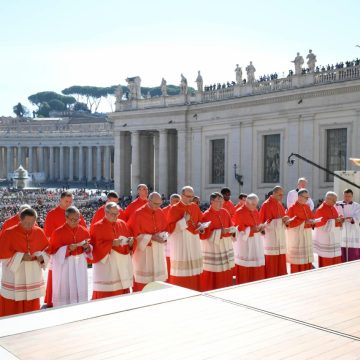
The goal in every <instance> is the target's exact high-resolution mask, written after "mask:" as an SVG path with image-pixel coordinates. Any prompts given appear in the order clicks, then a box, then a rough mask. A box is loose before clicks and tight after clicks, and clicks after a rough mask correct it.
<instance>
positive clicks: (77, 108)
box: [73, 102, 90, 113]
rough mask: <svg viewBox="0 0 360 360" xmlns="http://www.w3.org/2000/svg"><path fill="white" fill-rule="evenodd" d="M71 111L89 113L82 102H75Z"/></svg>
mask: <svg viewBox="0 0 360 360" xmlns="http://www.w3.org/2000/svg"><path fill="white" fill-rule="evenodd" d="M73 110H74V111H85V112H88V113H89V112H90V110H89V108H88V106H87V105H86V104H85V103H82V102H76V103H75V104H74V106H73Z"/></svg>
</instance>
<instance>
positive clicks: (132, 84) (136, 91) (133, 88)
mask: <svg viewBox="0 0 360 360" xmlns="http://www.w3.org/2000/svg"><path fill="white" fill-rule="evenodd" d="M125 80H126V82H127V83H128V88H129V92H130V94H129V99H130V100H134V99H141V79H140V76H135V77H131V78H126V79H125Z"/></svg>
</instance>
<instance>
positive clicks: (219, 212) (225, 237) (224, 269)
mask: <svg viewBox="0 0 360 360" xmlns="http://www.w3.org/2000/svg"><path fill="white" fill-rule="evenodd" d="M223 202H224V198H223V196H222V195H221V194H220V193H218V192H214V193H212V194H211V195H210V208H209V209H208V210H206V211H205V212H204V216H203V219H202V221H204V222H210V224H209V226H208V227H207V228H206V229H205V230H204V232H203V233H202V234H200V239H201V248H202V252H203V259H204V272H203V273H202V275H201V290H202V291H210V290H215V289H220V288H223V287H227V286H231V285H232V278H233V269H234V268H235V263H234V249H233V244H232V235H233V234H235V232H236V228H235V227H234V226H233V223H232V220H231V216H230V214H229V212H228V211H227V210H226V209H224V208H223Z"/></svg>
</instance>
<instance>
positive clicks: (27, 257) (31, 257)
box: [22, 253, 44, 265]
mask: <svg viewBox="0 0 360 360" xmlns="http://www.w3.org/2000/svg"><path fill="white" fill-rule="evenodd" d="M34 257H36V260H37V261H38V263H39V264H41V265H42V264H43V263H44V258H43V256H42V255H40V256H35V255H31V254H29V253H25V254H24V255H23V257H22V261H33V260H34Z"/></svg>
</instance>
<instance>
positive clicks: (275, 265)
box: [259, 196, 287, 278]
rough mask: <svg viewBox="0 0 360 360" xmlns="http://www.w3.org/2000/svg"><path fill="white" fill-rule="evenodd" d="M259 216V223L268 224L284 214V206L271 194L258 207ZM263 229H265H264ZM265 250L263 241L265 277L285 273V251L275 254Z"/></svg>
mask: <svg viewBox="0 0 360 360" xmlns="http://www.w3.org/2000/svg"><path fill="white" fill-rule="evenodd" d="M259 216H260V221H261V223H265V222H267V223H268V224H270V222H271V221H272V220H275V219H281V218H283V217H284V216H285V208H284V206H283V204H281V202H279V201H277V200H276V199H274V198H273V197H272V196H269V198H268V199H266V200H265V201H264V202H263V204H262V206H261V208H260V211H259ZM265 231H266V229H265ZM269 240H270V239H269ZM278 240H279V239H278ZM270 241H271V240H270ZM284 241H285V234H284ZM265 242H266V241H265ZM269 245H271V244H269ZM284 248H286V245H285V243H284ZM266 252H267V247H266V243H265V276H266V278H271V277H275V276H281V275H286V274H287V269H286V252H285V253H284V254H277V255H273V254H267V253H266Z"/></svg>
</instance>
